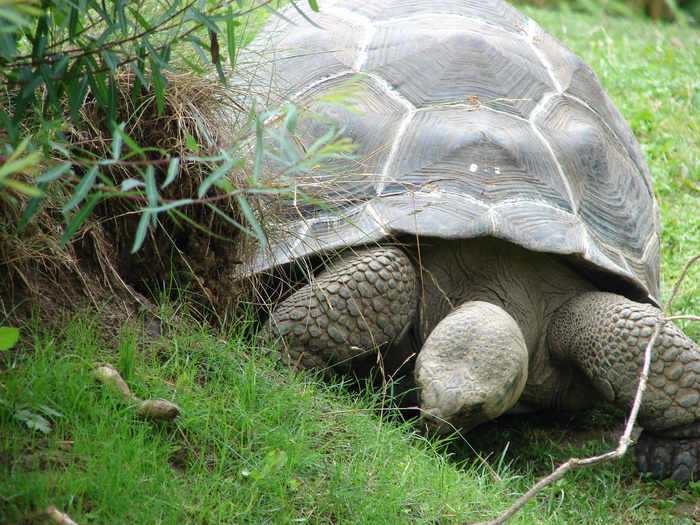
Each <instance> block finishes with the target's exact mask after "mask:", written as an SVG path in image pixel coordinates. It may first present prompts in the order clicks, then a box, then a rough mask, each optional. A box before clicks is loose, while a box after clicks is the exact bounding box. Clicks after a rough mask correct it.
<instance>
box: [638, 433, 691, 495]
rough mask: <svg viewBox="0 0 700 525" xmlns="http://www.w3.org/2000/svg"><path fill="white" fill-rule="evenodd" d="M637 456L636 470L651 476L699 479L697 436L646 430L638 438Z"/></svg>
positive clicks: (678, 479) (654, 477) (684, 481)
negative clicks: (679, 436) (670, 436)
mask: <svg viewBox="0 0 700 525" xmlns="http://www.w3.org/2000/svg"><path fill="white" fill-rule="evenodd" d="M636 456H637V468H638V469H639V471H640V472H643V473H649V474H650V475H651V478H652V479H668V478H670V479H673V480H675V481H677V482H678V483H688V482H689V481H694V480H700V438H683V439H678V438H669V437H663V436H657V435H654V434H652V433H650V432H648V431H646V430H645V431H644V432H642V435H641V437H640V438H639V440H638V441H637V446H636Z"/></svg>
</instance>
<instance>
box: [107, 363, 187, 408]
mask: <svg viewBox="0 0 700 525" xmlns="http://www.w3.org/2000/svg"><path fill="white" fill-rule="evenodd" d="M93 376H94V377H95V379H97V380H98V381H100V382H102V383H104V384H106V385H111V386H113V387H115V388H116V389H117V390H118V391H119V393H120V394H121V396H122V399H124V401H125V402H127V403H130V404H133V405H134V409H135V410H136V411H137V412H138V413H139V414H141V415H142V416H145V417H148V418H150V419H160V420H163V421H172V420H173V419H175V418H176V417H177V416H178V415H179V414H180V409H179V408H178V406H177V405H176V404H174V403H171V402H170V401H166V400H164V399H147V400H146V401H142V400H141V399H139V398H138V397H136V396H135V395H134V394H132V393H131V390H130V389H129V385H127V384H126V381H124V379H123V378H122V376H121V375H120V374H119V372H117V370H116V369H115V368H114V367H113V366H112V365H107V364H96V365H95V371H94V372H93Z"/></svg>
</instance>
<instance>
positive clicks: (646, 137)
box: [0, 8, 700, 525]
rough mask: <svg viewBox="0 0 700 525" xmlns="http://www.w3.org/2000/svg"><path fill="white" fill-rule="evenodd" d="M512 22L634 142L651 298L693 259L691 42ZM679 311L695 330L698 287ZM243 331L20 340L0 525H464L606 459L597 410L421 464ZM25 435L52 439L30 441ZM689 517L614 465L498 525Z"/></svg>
mask: <svg viewBox="0 0 700 525" xmlns="http://www.w3.org/2000/svg"><path fill="white" fill-rule="evenodd" d="M526 11H527V13H528V14H530V15H531V16H533V17H534V18H535V19H536V20H538V21H539V22H540V23H541V24H542V25H543V26H545V27H546V28H548V29H549V30H550V31H551V32H553V33H554V34H555V35H556V36H558V37H560V38H561V39H562V40H563V41H564V42H565V43H566V44H567V45H568V46H570V47H571V48H573V49H574V50H575V51H576V52H577V53H578V54H580V55H581V56H582V57H583V58H584V60H586V61H587V62H588V63H589V64H591V66H592V67H593V68H594V70H595V71H596V72H597V73H598V74H599V76H600V78H601V81H602V82H603V85H604V87H605V88H606V90H607V91H608V92H609V94H610V96H611V97H612V98H613V100H614V102H615V103H616V104H617V105H618V107H619V108H620V110H621V111H622V113H623V114H624V115H625V117H626V118H627V120H628V121H629V122H630V123H631V125H632V127H633V130H634V132H635V133H636V135H637V136H638V138H639V139H640V141H641V142H642V144H643V147H644V151H645V154H646V156H647V160H648V162H649V165H650V169H651V173H652V176H653V178H654V184H655V187H656V191H657V194H658V197H659V201H660V207H661V214H662V224H663V232H662V236H663V238H662V240H663V252H662V259H663V263H662V273H663V276H664V285H663V286H664V291H665V293H667V292H668V290H669V288H670V284H671V283H672V281H673V280H674V279H675V276H676V275H677V273H678V271H679V270H680V267H681V266H682V264H683V262H684V261H685V259H686V258H687V257H688V256H690V255H692V254H693V253H694V252H696V251H698V250H700V225H699V224H698V222H699V221H698V217H700V144H699V143H698V141H699V140H700V132H699V131H700V114H699V112H700V109H699V108H700V99H699V98H698V97H700V95H699V94H698V93H700V32H699V31H697V30H695V29H692V28H681V27H677V26H664V25H654V24H651V23H648V22H645V21H641V20H625V19H617V18H603V19H601V18H592V17H588V16H585V15H579V14H576V15H573V14H570V13H562V12H559V11H545V10H536V9H533V8H526ZM675 306H676V308H677V309H678V310H683V311H685V312H686V313H691V314H696V315H697V314H700V270H698V271H696V272H694V273H693V274H691V275H690V276H689V279H688V280H687V282H686V283H685V285H684V287H683V290H682V293H681V294H680V296H679V298H678V299H677V300H676V302H675ZM182 311H183V310H182V309H180V310H179V313H180V316H181V317H182ZM687 329H688V331H689V332H690V333H692V334H694V335H695V336H698V335H699V334H700V329H698V328H697V327H696V326H693V325H688V326H687ZM240 331H241V330H240V329H239V327H231V328H230V330H229V332H228V333H225V334H215V333H214V332H212V331H211V330H210V329H207V328H206V327H202V326H197V325H195V324H194V323H191V324H190V325H189V326H186V325H185V324H184V323H183V324H182V325H178V326H175V327H173V330H172V333H171V334H170V335H169V336H168V337H163V338H161V339H159V340H155V341H152V340H142V339H140V337H139V336H137V335H134V331H131V330H129V329H128V328H125V329H124V332H123V334H122V335H121V337H120V338H119V339H118V340H116V341H111V340H104V339H103V338H102V337H101V335H100V327H99V326H98V325H97V324H96V322H95V321H94V320H93V318H92V317H90V316H88V315H86V316H85V317H83V318H79V319H74V320H72V321H70V322H66V324H65V328H64V330H63V331H62V333H45V332H44V331H42V329H41V327H40V326H32V325H30V326H27V327H23V328H22V342H21V343H20V344H19V345H18V346H17V347H16V348H15V349H14V350H13V351H11V352H6V353H5V354H4V355H2V359H1V360H0V522H7V523H24V524H40V523H47V519H46V518H45V517H44V515H43V512H44V509H45V508H46V506H47V505H48V504H49V503H52V504H54V505H56V506H57V507H58V508H60V509H62V510H64V511H66V512H68V513H69V514H70V515H71V516H72V517H73V518H74V519H75V520H77V521H78V522H81V523H110V524H119V523H124V524H126V523H164V524H167V523H178V524H179V523H196V524H207V525H209V524H218V523H227V524H228V523H231V524H248V523H250V524H261V523H274V524H282V523H318V524H329V523H335V524H346V523H368V524H374V523H377V524H384V523H401V524H407V523H411V524H419V523H426V524H427V523H430V524H441V525H446V524H459V523H468V522H472V521H479V520H486V519H489V518H492V517H495V516H496V515H497V514H498V513H500V512H502V511H503V510H505V508H507V506H508V505H509V504H510V502H512V501H513V500H514V499H515V498H516V497H517V496H518V495H519V494H521V493H522V492H523V491H525V490H526V489H527V488H528V487H529V486H530V485H531V484H532V483H533V482H534V480H536V479H537V478H539V477H540V476H542V475H543V474H545V473H547V472H548V470H549V469H550V468H552V467H553V466H554V465H556V464H558V463H560V462H562V461H564V460H566V459H567V458H568V457H570V456H572V455H573V456H578V457H581V456H585V455H590V454H596V453H600V452H604V451H606V450H609V449H610V448H612V447H614V446H615V439H614V433H615V431H616V430H617V429H618V428H619V426H620V421H621V415H620V414H615V415H613V416H610V415H609V414H610V412H608V411H606V410H603V409H597V410H594V411H588V412H585V413H580V414H568V415H563V416H562V417H559V418H552V417H542V416H540V417H530V418H522V417H521V418H512V419H503V420H501V421H499V422H496V423H492V424H489V425H486V426H485V427H483V428H481V429H479V430H478V431H476V432H475V433H474V435H473V436H470V437H469V443H468V444H467V443H466V442H463V441H459V442H455V443H453V444H452V445H450V446H439V445H433V444H429V443H426V442H424V441H423V440H422V439H420V438H419V437H417V436H416V435H415V434H414V433H413V432H412V429H411V427H410V426H409V425H406V424H401V423H397V422H395V421H393V420H390V419H381V418H378V417H377V416H376V412H375V410H373V407H375V406H376V405H377V403H378V402H379V400H378V399H377V398H375V397H373V396H371V395H368V394H353V393H351V392H349V391H348V389H347V388H345V387H344V386H343V385H341V384H332V385H327V384H324V383H322V382H320V381H317V380H316V379H315V378H313V377H308V376H293V375H291V374H290V373H289V372H287V371H286V370H282V369H280V368H278V367H277V366H276V365H275V364H274V363H273V362H271V360H270V359H269V358H268V357H267V355H266V354H265V352H264V351H263V350H261V349H258V348H256V347H255V346H253V345H251V344H249V343H247V342H246V341H245V340H243V339H241V337H240V336H239V335H237V334H238V333H240ZM97 361H106V362H110V363H112V364H114V365H115V366H116V367H117V368H118V369H119V370H120V371H121V373H122V375H123V376H124V378H125V379H126V380H127V381H128V382H129V384H130V385H131V387H132V390H133V391H134V393H135V394H136V395H138V396H140V397H144V398H159V397H162V398H166V399H170V400H172V401H174V402H175V403H177V404H178V405H179V406H180V407H181V410H182V412H181V416H180V417H179V418H178V419H177V420H175V421H173V422H170V423H164V422H150V421H146V420H144V419H142V418H140V417H139V416H137V415H136V414H135V413H134V412H133V410H131V409H130V408H129V407H128V406H127V405H125V404H124V403H123V401H122V400H121V399H120V398H119V397H118V396H117V395H116V394H115V393H113V392H112V391H110V390H109V389H108V388H107V387H105V386H104V385H101V384H98V383H96V382H95V380H94V379H93V378H92V377H91V375H90V373H91V370H92V364H93V363H94V362H97ZM21 410H24V412H20V411H21ZM56 413H58V414H60V416H58V415H56ZM52 414H53V415H52ZM36 416H43V417H44V418H45V419H46V420H50V421H51V424H52V429H51V430H50V431H49V432H48V433H44V432H41V431H40V430H36V429H32V428H30V427H29V425H28V423H27V420H29V421H31V418H34V421H35V422H36V421H37V420H38V419H37V417H36ZM480 457H481V458H484V459H479V458H480ZM697 501H698V488H687V489H681V488H678V487H667V486H664V485H661V484H658V483H654V482H650V481H647V480H644V479H640V477H639V475H638V474H637V473H636V471H635V469H634V466H633V462H632V459H631V458H629V457H628V458H625V459H624V460H622V461H619V462H614V463H609V464H605V465H600V466H597V467H594V468H590V469H586V470H580V471H576V472H573V473H571V474H569V475H567V477H566V478H564V479H563V480H561V481H559V482H558V483H557V484H556V485H555V486H554V487H552V488H551V489H547V490H545V491H544V492H543V493H541V494H540V495H539V496H538V497H537V498H536V499H535V500H533V501H532V502H530V503H529V504H528V506H527V507H526V508H525V509H524V510H523V512H521V513H520V514H518V515H517V516H516V517H515V518H514V519H513V520H512V521H511V522H510V523H515V524H562V525H563V524H572V523H577V524H606V525H609V524H647V523H655V524H662V525H663V524H668V525H671V524H673V525H678V524H681V525H683V524H691V523H698V522H700V505H699V504H698V503H697Z"/></svg>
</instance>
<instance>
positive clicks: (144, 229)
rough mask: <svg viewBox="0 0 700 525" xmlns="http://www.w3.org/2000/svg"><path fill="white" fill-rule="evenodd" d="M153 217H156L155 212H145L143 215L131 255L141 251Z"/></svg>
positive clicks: (137, 228) (135, 235)
mask: <svg viewBox="0 0 700 525" xmlns="http://www.w3.org/2000/svg"><path fill="white" fill-rule="evenodd" d="M152 217H156V215H155V214H154V213H153V212H150V211H145V210H144V211H143V213H142V214H141V219H140V220H139V225H138V226H137V227H136V233H135V234H134V245H133V247H132V248H131V253H136V252H137V251H139V249H140V248H141V246H142V245H143V241H145V240H146V234H147V233H148V225H149V224H150V223H151V220H152Z"/></svg>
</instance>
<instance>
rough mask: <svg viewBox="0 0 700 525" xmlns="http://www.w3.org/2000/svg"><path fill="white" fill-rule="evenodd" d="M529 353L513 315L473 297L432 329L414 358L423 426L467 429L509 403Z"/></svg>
mask: <svg viewBox="0 0 700 525" xmlns="http://www.w3.org/2000/svg"><path fill="white" fill-rule="evenodd" d="M527 368H528V352H527V346H526V344H525V339H524V337H523V334H522V332H521V331H520V328H519V326H518V324H517V323H516V321H515V319H513V317H511V316H510V314H508V313H507V312H506V311H505V310H503V309H502V308H500V307H498V306H495V305H493V304H491V303H487V302H483V301H473V302H469V303H466V304H464V305H462V306H460V307H459V308H456V309H455V310H454V311H453V312H452V313H450V314H449V315H448V316H447V317H445V318H444V319H443V320H442V321H441V322H440V323H439V324H438V325H437V326H436V327H435V329H434V330H433V331H432V333H431V334H430V336H429V337H428V339H427V340H426V342H425V344H424V345H423V348H422V349H421V351H420V353H419V354H418V359H417V361H416V373H415V376H416V382H417V384H418V387H419V389H420V404H421V414H422V415H421V419H422V425H421V426H422V427H423V430H424V431H426V433H427V434H430V435H444V434H447V433H450V432H454V431H467V430H470V429H472V428H474V427H475V426H477V425H479V424H480V423H483V422H485V421H489V420H491V419H493V418H495V417H497V416H499V415H501V414H502V413H503V412H505V411H506V410H508V409H509V408H510V407H512V406H513V405H514V404H515V403H516V402H517V401H518V398H519V397H520V395H521V394H522V392H523V389H524V388H525V382H526V381H527Z"/></svg>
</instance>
